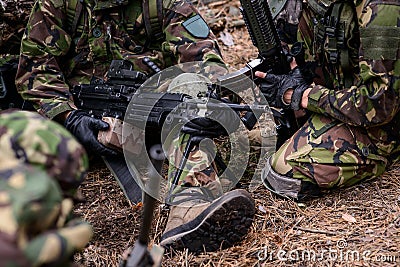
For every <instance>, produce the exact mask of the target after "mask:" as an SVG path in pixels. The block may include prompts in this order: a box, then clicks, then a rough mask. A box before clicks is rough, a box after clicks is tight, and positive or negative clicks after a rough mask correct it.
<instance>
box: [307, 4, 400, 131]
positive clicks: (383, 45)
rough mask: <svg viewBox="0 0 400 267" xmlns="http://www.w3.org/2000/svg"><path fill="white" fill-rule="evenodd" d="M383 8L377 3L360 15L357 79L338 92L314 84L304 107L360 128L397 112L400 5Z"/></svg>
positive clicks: (398, 99)
mask: <svg viewBox="0 0 400 267" xmlns="http://www.w3.org/2000/svg"><path fill="white" fill-rule="evenodd" d="M387 8H388V6H385V5H382V6H380V5H379V4H378V5H375V6H372V7H368V8H366V10H365V12H363V13H362V15H361V16H360V19H359V21H360V22H361V24H360V35H361V49H360V54H359V56H360V63H359V66H360V75H359V82H358V83H357V84H354V85H353V86H351V87H350V88H346V89H344V90H339V91H334V90H330V89H329V88H325V87H323V86H319V85H317V86H314V87H313V89H312V90H311V92H310V95H309V98H308V100H309V101H308V106H307V109H309V110H311V111H313V112H317V113H322V114H326V115H329V116H331V117H334V118H336V119H338V120H340V121H343V122H345V123H349V124H352V125H358V126H364V127H373V126H378V125H382V124H385V123H388V122H390V121H391V120H392V119H393V118H394V116H395V115H396V114H397V113H398V111H399V105H400V81H399V76H400V60H399V57H400V50H399V41H400V38H399V36H400V34H399V33H400V31H399V29H400V28H399V27H400V25H399V21H398V17H399V13H400V7H399V6H394V5H392V6H391V7H390V10H391V11H390V12H389V13H388V12H387V11H388V10H385V9H387ZM389 14H392V15H393V16H392V19H390V16H388V15H389ZM384 16H385V18H384Z"/></svg>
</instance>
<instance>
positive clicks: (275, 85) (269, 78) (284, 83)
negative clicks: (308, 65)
mask: <svg viewBox="0 0 400 267" xmlns="http://www.w3.org/2000/svg"><path fill="white" fill-rule="evenodd" d="M308 87H309V86H308V84H307V83H306V82H305V81H304V79H303V77H302V75H301V72H300V69H299V68H298V67H296V68H294V69H293V70H292V71H290V73H289V74H287V75H275V74H266V76H265V77H264V78H263V82H262V83H261V84H260V90H261V91H262V92H263V94H264V96H265V98H266V99H267V101H268V103H269V104H270V105H271V106H274V107H278V108H292V109H293V110H299V109H300V103H301V98H302V96H303V93H304V91H305V90H306V89H307V88H308ZM291 89H292V90H293V94H292V98H291V101H290V103H286V102H285V101H284V95H285V93H286V92H287V91H288V90H291Z"/></svg>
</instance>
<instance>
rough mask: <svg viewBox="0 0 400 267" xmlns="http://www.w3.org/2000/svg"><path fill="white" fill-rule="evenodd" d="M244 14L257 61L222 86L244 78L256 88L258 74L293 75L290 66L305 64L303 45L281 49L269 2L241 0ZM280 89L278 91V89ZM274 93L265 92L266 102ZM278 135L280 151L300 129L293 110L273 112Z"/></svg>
mask: <svg viewBox="0 0 400 267" xmlns="http://www.w3.org/2000/svg"><path fill="white" fill-rule="evenodd" d="M240 3H241V9H240V10H241V13H242V15H243V19H244V21H245V24H246V26H247V30H248V32H249V35H250V37H251V40H252V42H253V45H254V46H256V47H257V49H258V57H257V58H256V59H254V60H252V61H251V62H248V63H247V64H246V65H245V66H244V67H243V68H241V69H240V70H238V71H236V72H233V73H230V74H228V75H225V76H223V77H221V78H220V79H219V82H221V83H223V84H226V85H229V84H234V83H237V82H240V81H239V80H240V79H242V77H243V75H245V76H247V77H250V78H251V79H252V80H253V81H254V82H255V84H257V85H259V84H260V83H261V81H260V80H259V79H258V78H257V77H255V75H254V73H255V72H256V71H262V72H267V73H273V74H287V73H288V72H289V71H290V62H292V60H293V58H295V59H296V62H297V64H298V65H301V64H302V63H303V62H304V49H303V46H302V43H295V44H294V45H293V46H292V48H291V49H290V50H289V49H286V48H284V47H283V46H282V44H281V41H280V38H279V35H278V32H277V30H276V27H275V24H274V21H273V17H272V14H271V10H270V8H269V4H268V1H266V0H240ZM277 89H278V88H277ZM276 93H277V92H276V91H275V92H264V95H265V98H266V99H267V100H271V102H273V100H274V99H275V96H276ZM272 111H273V114H274V117H275V120H276V124H277V132H278V140H277V144H276V145H277V147H279V146H280V145H281V144H282V143H283V142H284V141H285V140H286V139H288V138H289V137H290V136H292V135H293V133H294V132H295V131H296V130H297V128H298V125H297V121H296V118H295V115H294V113H293V111H292V110H283V109H278V108H272Z"/></svg>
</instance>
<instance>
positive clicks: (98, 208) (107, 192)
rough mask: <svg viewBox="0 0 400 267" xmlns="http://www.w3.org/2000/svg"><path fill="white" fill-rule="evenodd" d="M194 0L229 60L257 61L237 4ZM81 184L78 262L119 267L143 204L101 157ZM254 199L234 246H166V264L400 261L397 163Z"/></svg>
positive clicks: (154, 235) (156, 235)
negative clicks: (84, 230)
mask: <svg viewBox="0 0 400 267" xmlns="http://www.w3.org/2000/svg"><path fill="white" fill-rule="evenodd" d="M209 2H210V3H208V4H207V5H203V4H198V8H199V10H200V11H201V12H202V14H203V15H204V17H205V18H206V20H207V21H208V22H209V23H210V24H211V25H212V29H213V31H214V32H215V34H216V35H217V37H218V38H219V43H220V45H221V49H222V53H223V55H224V58H225V60H226V62H227V63H228V64H230V65H231V66H232V67H235V68H240V67H242V66H243V65H244V64H245V62H248V61H249V60H250V59H252V58H255V57H256V55H257V50H256V49H255V47H253V45H252V44H251V41H250V39H249V36H248V33H247V31H246V28H245V27H244V26H243V21H242V20H241V19H240V14H239V10H238V6H239V1H229V0H226V1H209ZM91 164H92V165H91V170H90V172H89V175H88V177H87V179H86V180H85V182H84V183H83V184H82V186H81V189H82V192H83V195H84V196H85V198H86V202H84V203H81V204H79V205H78V206H77V207H76V208H75V214H76V215H79V216H81V217H82V218H84V219H85V220H87V221H88V222H90V223H91V224H92V225H93V227H94V231H95V234H94V238H93V240H92V241H91V242H90V244H89V245H88V246H87V247H86V249H85V250H84V251H83V252H81V253H79V254H77V255H76V257H75V261H76V262H77V263H80V264H82V265H83V266H117V265H118V262H119V260H120V256H121V254H122V253H123V251H124V250H125V249H127V248H128V247H130V246H132V245H133V244H134V242H135V240H136V239H137V237H138V233H139V226H140V222H141V219H140V212H141V208H140V207H134V206H131V205H130V204H129V203H128V201H127V200H126V199H125V197H124V195H123V193H122V191H121V190H120V189H119V187H118V184H117V183H116V181H115V180H114V178H113V177H112V176H111V174H110V172H109V171H108V169H107V168H106V167H105V165H104V164H102V163H101V161H97V162H96V161H95V160H92V161H91ZM252 196H253V197H254V199H255V202H256V216H255V221H254V223H253V225H252V227H251V229H250V231H249V233H248V235H247V236H246V237H245V239H244V240H242V242H241V243H239V244H237V245H236V246H235V247H232V248H229V249H225V250H220V251H216V252H213V253H202V254H200V255H194V254H191V253H188V252H187V251H167V252H165V254H164V258H163V262H162V265H163V266H182V267H186V266H400V252H399V251H400V165H395V166H393V167H392V168H391V169H390V170H389V171H388V172H386V173H385V174H384V175H383V176H382V177H379V178H378V179H375V180H373V181H367V182H363V183H361V184H359V185H356V186H354V187H351V188H347V189H342V190H337V191H333V192H329V193H327V194H326V195H324V196H323V197H321V198H319V199H315V200H311V201H307V202H304V203H295V202H293V201H289V200H283V199H280V198H277V197H276V196H274V195H272V194H271V193H270V192H269V191H267V190H266V189H265V188H264V187H263V186H262V185H261V186H260V187H259V188H258V189H257V190H256V191H254V192H252ZM167 215H168V214H167V212H166V211H165V209H164V207H163V206H162V205H160V206H159V207H158V208H157V210H156V214H155V219H154V223H153V228H152V231H151V237H150V239H151V244H157V243H158V242H159V239H160V236H161V234H162V231H163V227H164V225H165V223H166V219H167Z"/></svg>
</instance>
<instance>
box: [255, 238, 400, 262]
mask: <svg viewBox="0 0 400 267" xmlns="http://www.w3.org/2000/svg"><path fill="white" fill-rule="evenodd" d="M257 258H258V260H259V261H262V262H264V261H265V262H271V261H276V260H278V261H284V262H322V261H324V262H325V261H328V262H360V261H364V262H371V261H373V262H386V263H400V253H398V254H395V253H393V254H384V253H373V252H372V251H371V250H362V251H361V250H352V249H349V248H348V244H347V241H346V240H344V239H340V240H338V241H337V242H336V245H335V246H334V247H333V248H328V249H319V250H315V249H304V248H301V249H292V250H284V249H277V250H274V249H271V248H269V247H264V248H262V249H260V250H259V251H258V252H257Z"/></svg>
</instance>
